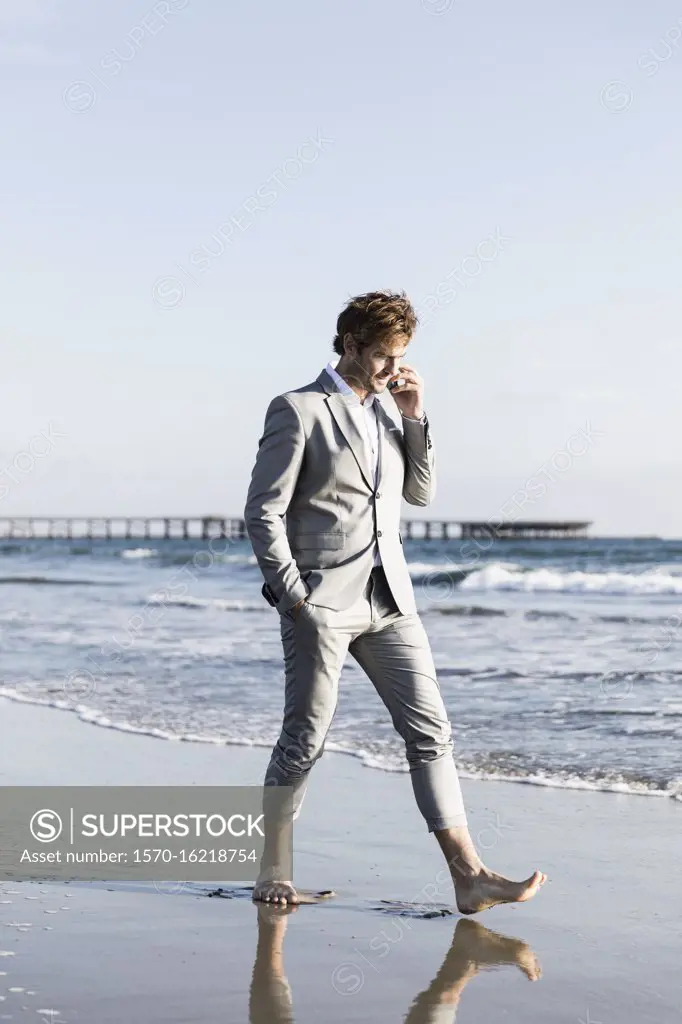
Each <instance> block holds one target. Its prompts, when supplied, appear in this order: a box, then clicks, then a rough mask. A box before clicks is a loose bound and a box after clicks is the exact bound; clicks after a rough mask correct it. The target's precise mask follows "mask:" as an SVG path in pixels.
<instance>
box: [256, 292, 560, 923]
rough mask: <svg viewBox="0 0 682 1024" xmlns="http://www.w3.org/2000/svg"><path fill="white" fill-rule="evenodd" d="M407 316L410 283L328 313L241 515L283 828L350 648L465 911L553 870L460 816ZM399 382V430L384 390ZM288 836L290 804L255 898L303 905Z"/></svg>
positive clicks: (430, 462)
mask: <svg viewBox="0 0 682 1024" xmlns="http://www.w3.org/2000/svg"><path fill="white" fill-rule="evenodd" d="M416 326H417V317H416V315H415V312H414V310H413V308H412V306H411V304H410V302H409V300H408V298H407V296H406V295H405V294H404V293H400V294H394V293H391V292H370V293H368V294H366V295H358V296H356V297H355V298H353V299H351V300H350V301H349V303H348V304H347V306H346V307H345V309H344V310H343V311H342V312H341V314H340V315H339V318H338V321H337V333H336V337H335V338H334V342H333V348H334V351H335V352H336V353H337V355H339V356H340V359H339V361H338V362H337V364H336V366H335V367H334V366H332V365H331V364H328V365H327V366H326V368H325V369H324V370H323V371H322V372H321V373H320V375H319V376H318V377H317V379H316V380H314V381H313V382H312V383H311V384H307V385H306V386H305V387H302V388H298V389H297V390H295V391H288V392H286V393H284V394H282V395H278V396H277V397H276V398H274V399H273V400H272V401H271V402H270V405H269V406H268V409H267V412H266V415H265V426H264V430H263V435H262V437H261V438H260V441H259V445H258V454H257V457H256V464H255V466H254V469H253V473H252V477H251V483H250V486H249V492H248V497H247V501H246V507H245V509H244V518H245V523H246V530H247V533H248V535H249V538H250V540H251V543H252V545H253V550H254V553H255V555H256V559H257V561H258V565H259V566H260V569H261V572H262V573H263V576H264V577H265V584H264V586H263V595H264V596H265V597H266V598H267V600H268V601H269V602H270V603H271V604H273V605H274V606H275V607H276V608H277V611H278V612H279V614H280V631H281V638H282V645H283V648H284V662H285V677H286V679H285V709H284V722H283V726H282V731H281V734H280V737H279V739H278V741H277V743H276V744H275V747H274V749H273V751H272V757H271V759H270V764H269V766H268V770H267V773H266V785H268V786H273V785H274V786H287V787H291V789H290V790H287V792H290V793H291V794H292V804H291V814H290V820H289V822H288V827H289V828H290V826H291V820H292V819H295V818H296V817H297V815H298V814H299V812H300V810H301V804H302V802H303V797H304V795H305V789H306V784H307V778H308V774H309V772H310V769H311V768H312V766H313V764H314V762H315V761H316V760H317V759H318V758H319V757H320V756H321V755H322V752H323V749H324V741H325V737H326V735H327V731H328V729H329V726H330V725H331V721H332V718H333V715H334V711H335V709H336V703H337V695H338V680H339V675H340V672H341V668H342V666H343V662H344V659H345V657H346V654H347V653H348V652H350V653H351V654H352V656H353V657H354V658H355V659H356V661H357V662H358V664H359V665H360V666H361V667H362V668H363V669H364V671H365V672H366V673H367V675H368V676H369V678H370V680H371V681H372V683H373V684H374V686H375V687H376V690H377V692H378V694H379V696H380V697H381V699H382V700H383V702H384V704H385V705H386V707H387V709H388V712H389V714H390V715H391V719H392V721H393V724H394V726H395V728H396V730H397V731H398V733H399V734H400V735H401V736H402V738H403V740H404V741H405V752H406V757H407V761H408V764H409V768H410V778H411V781H412V786H413V790H414V795H415V799H416V802H417V806H418V808H419V811H420V812H421V814H422V815H423V817H424V819H425V821H426V824H427V827H428V831H429V832H434V833H435V836H436V839H437V841H438V843H439V844H440V847H441V849H442V851H443V853H444V855H445V857H446V859H447V861H448V864H449V867H450V872H451V875H452V879H453V883H454V888H455V897H456V901H457V906H458V908H459V910H460V911H461V912H462V913H468V914H473V913H476V912H477V911H479V910H484V909H486V908H487V907H490V906H493V905H494V904H496V903H506V902H521V901H523V900H527V899H529V898H530V897H531V896H534V895H535V893H536V892H537V890H538V888H539V887H540V886H541V885H542V884H543V882H544V881H545V878H546V876H545V875H544V874H543V873H542V872H540V871H535V872H534V873H533V874H532V875H531V876H530V877H529V878H527V879H525V881H523V882H513V881H511V880H510V879H507V878H504V877H502V876H500V875H497V874H495V873H494V872H491V871H489V870H488V869H487V868H486V867H485V866H484V865H483V863H482V861H481V860H480V858H479V856H478V854H477V853H476V850H475V848H474V845H473V842H472V840H471V837H470V835H469V831H468V828H467V818H466V813H465V810H464V804H463V801H462V794H461V790H460V785H459V779H458V775H457V769H456V767H455V763H454V760H453V752H452V739H451V726H450V722H449V721H448V717H447V713H446V710H445V706H444V704H443V700H442V697H441V693H440V688H439V686H438V682H437V679H436V671H435V668H434V664H433V658H432V655H431V649H430V645H429V641H428V638H427V636H426V632H425V630H424V627H423V625H422V622H421V620H420V618H419V615H418V614H417V608H416V604H415V599H414V593H413V590H412V582H411V579H410V575H409V571H408V568H407V565H406V562H405V557H404V554H403V547H402V538H401V536H400V533H399V525H400V513H401V500H402V499H403V498H404V499H405V500H406V501H407V502H409V503H410V504H411V505H420V506H424V505H428V504H429V502H430V501H431V500H432V499H433V496H434V494H435V489H436V470H435V454H434V447H433V440H432V438H431V430H430V426H429V422H428V419H427V417H426V414H425V412H424V405H423V395H424V383H423V381H422V378H421V377H420V376H419V374H418V373H417V372H416V370H415V369H414V367H412V366H411V365H410V364H408V363H406V362H405V361H404V356H405V352H406V349H407V345H408V343H409V342H410V340H411V338H412V335H413V334H414V331H415V329H416ZM392 383H395V386H394V387H392V389H391V394H392V396H393V398H394V400H395V404H396V406H397V408H398V411H399V413H400V420H401V425H400V426H398V425H397V424H396V422H395V421H394V420H393V418H392V417H391V416H390V415H389V413H388V412H387V410H386V408H385V406H384V403H383V401H382V399H383V398H384V397H385V394H386V390H387V388H388V387H389V384H392ZM282 792H284V791H282ZM289 838H290V831H289V832H287V823H285V819H284V816H283V812H282V817H281V818H280V819H279V820H278V822H277V825H276V826H273V825H270V827H268V818H267V816H266V840H265V853H264V857H263V862H262V863H261V869H260V874H259V878H258V881H257V884H256V886H255V888H254V893H253V897H254V899H256V900H264V901H266V902H280V903H296V902H298V901H299V896H298V894H297V892H296V890H295V888H294V886H293V884H292V881H291V880H290V879H285V878H282V877H279V875H281V869H278V866H277V865H278V863H281V861H282V860H283V857H284V854H283V851H284V850H285V849H286V843H287V841H288V839H289Z"/></svg>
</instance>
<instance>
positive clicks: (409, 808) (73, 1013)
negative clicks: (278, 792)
mask: <svg viewBox="0 0 682 1024" xmlns="http://www.w3.org/2000/svg"><path fill="white" fill-rule="evenodd" d="M0 722H1V725H0V745H1V748H2V757H1V759H0V782H1V783H2V785H4V786H7V785H40V784H46V783H47V782H48V781H49V784H51V785H83V784H85V783H86V781H87V784H88V785H143V784H146V785H172V784H178V785H180V784H181V785H257V784H259V783H260V781H261V779H262V775H263V772H264V770H265V766H266V764H267V760H268V757H269V751H268V750H267V749H266V748H263V747H249V746H241V747H240V746H219V745H216V744H201V743H186V742H178V741H176V742H174V741H170V742H169V741H164V740H161V739H157V738H154V737H149V736H144V735H132V734H129V733H126V732H122V731H120V730H115V729H104V728H101V727H96V726H93V725H91V724H88V723H86V722H83V721H81V720H80V719H79V718H78V717H77V716H76V715H74V714H70V713H69V712H67V711H62V710H58V709H55V708H50V707H41V706H37V705H33V706H32V705H28V704H20V703H15V702H11V701H8V700H4V699H2V700H0ZM462 786H463V791H464V796H465V801H466V804H467V809H468V813H469V819H470V830H471V834H472V836H473V837H474V840H475V841H476V843H477V845H478V846H479V850H480V852H481V854H482V856H483V858H484V860H485V861H486V863H487V864H488V866H489V867H491V868H492V869H494V870H496V871H499V872H501V873H503V874H507V875H509V876H511V877H518V878H521V877H526V876H527V875H528V874H529V873H530V871H531V870H533V869H534V868H535V867H539V868H540V869H541V870H543V871H546V872H547V874H548V876H549V877H548V881H547V882H546V883H545V885H544V887H543V888H542V890H541V891H540V892H539V893H538V895H537V896H536V897H535V898H534V899H533V900H532V901H530V902H529V903H527V904H525V905H516V906H502V907H494V908H492V909H490V910H488V911H485V912H484V913H482V914H480V915H476V917H475V918H463V917H462V916H461V915H459V914H458V913H457V911H456V909H455V908H454V904H453V899H452V889H451V886H450V885H449V884H446V883H445V881H444V880H443V879H444V873H443V867H444V861H442V857H441V854H440V852H439V851H438V849H437V846H436V843H435V842H434V840H433V837H431V836H429V835H428V834H427V832H426V830H425V827H424V824H423V821H422V820H421V818H420V817H419V815H418V813H417V810H416V808H415V807H414V803H413V796H412V791H411V787H410V784H409V779H408V777H407V776H406V775H405V774H403V773H389V772H377V771H373V770H371V769H368V768H367V767H365V766H363V765H362V764H361V763H360V762H359V761H358V760H357V759H356V758H353V757H349V756H347V755H344V754H342V753H339V752H334V751H332V752H329V753H325V755H324V757H323V758H322V759H321V760H320V762H319V763H318V764H317V765H316V767H315V769H314V772H313V774H312V776H311V781H310V785H309V789H308V794H307V796H306V802H305V806H304V809H303V812H302V815H301V818H300V819H299V821H298V822H297V825H296V831H295V855H294V864H295V876H294V880H295V882H296V884H297V885H298V886H300V887H301V888H302V889H303V890H305V891H307V892H311V893H315V892H318V891H322V890H330V889H331V890H333V891H334V893H335V895H334V896H333V897H331V898H322V899H320V900H319V901H318V902H315V903H313V904H312V905H302V906H299V907H298V908H297V909H296V910H295V911H293V912H292V913H289V914H286V915H284V918H282V917H281V916H280V915H279V914H278V913H277V912H276V911H272V910H270V911H266V910H264V909H263V908H261V909H260V910H259V908H258V907H257V906H256V905H255V904H253V902H252V901H251V899H250V888H249V886H246V885H244V884H239V885H234V886H224V887H221V888H222V889H223V891H222V893H221V894H219V895H213V896H210V895H209V894H210V893H211V892H214V893H215V892H216V891H217V889H218V888H219V887H217V886H216V885H215V884H213V883H206V884H204V883H198V882H197V883H189V884H187V885H185V886H174V885H172V884H169V883H165V884H164V883H159V884H157V885H156V886H155V885H154V884H153V883H130V884H125V883H106V882H102V883H86V882H70V883H60V884H58V883H45V882H12V881H4V882H3V883H2V884H1V885H0V920H1V921H2V924H1V925H0V936H1V939H0V952H2V953H3V956H1V957H0V971H2V972H4V973H3V974H0V995H1V996H2V997H3V998H2V1001H1V1002H0V1019H6V1020H9V1019H12V1020H19V1019H29V1020H30V1019H34V1020H40V1019H43V1020H59V1021H67V1022H68V1021H70V1022H75V1021H86V1020H87V1021H88V1022H93V1021H97V1022H99V1021H102V1022H109V1021H119V1020H126V1021H130V1022H138V1021H139V1022H142V1021H148V1022H150V1021H151V1022H155V1021H159V1022H161V1021H164V1022H167V1021H190V1020H191V1021H235V1022H237V1021H258V1022H259V1024H264V1022H265V1021H275V1022H276V1021H279V1020H282V1021H284V1020H295V1021H297V1022H304V1021H313V1020H315V1021H317V1020H319V1019H320V1017H323V1018H324V1019H325V1020H327V1021H329V1022H336V1021H339V1022H340V1021H387V1022H388V1021H402V1020H405V1019H407V1020H410V1021H422V1022H433V1021H439V1022H442V1021H446V1020H447V1021H451V1020H454V1019H456V1020H457V1022H458V1024H461V1022H462V1021H467V1020H477V1021H481V1020H497V1019H499V1018H504V1017H505V1016H506V1017H507V1018H508V1019H511V1020H519V1019H523V1020H529V1021H534V1020H537V1021H538V1022H539V1021H546V1020H552V1021H566V1022H569V1021H572V1022H576V1021H580V1020H582V1021H585V1022H587V1021H592V1024H596V1022H599V1021H602V1022H607V1021H612V1020H616V1019H617V1020H618V1021H619V1022H623V1021H626V1022H627V1021H632V1022H635V1021H636V1022H638V1024H639V1022H649V1021H651V1022H654V1021H656V1022H668V1021H670V1022H672V1021H675V1020H678V1019H679V991H680V986H679V978H678V976H677V961H678V957H679V952H680V939H681V938H682V930H681V928H680V912H681V911H682V896H681V894H680V887H679V868H678V865H679V854H680V812H681V811H682V808H681V807H680V804H679V802H678V801H674V800H669V799H665V798H658V799H657V798H651V797H644V796H634V795H628V794H614V793H605V792H593V791H573V790H564V789H556V788H549V787H540V786H533V785H525V784H521V783H513V782H497V781H491V780H474V779H464V780H463V782H462ZM500 936H502V937H504V938H501V937H500ZM7 954H10V955H7ZM257 954H258V955H257ZM524 971H525V973H524ZM528 973H530V974H531V975H532V976H533V977H534V978H535V980H532V981H531V980H530V979H529V977H528V976H527V975H528ZM45 1011H51V1012H49V1013H47V1012H45Z"/></svg>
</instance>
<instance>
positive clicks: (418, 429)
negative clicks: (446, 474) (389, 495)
mask: <svg viewBox="0 0 682 1024" xmlns="http://www.w3.org/2000/svg"><path fill="white" fill-rule="evenodd" d="M401 417H402V421H403V439H404V441H405V479H404V481H403V498H404V499H405V501H407V502H408V503H409V504H410V505H428V504H429V502H431V501H433V499H434V497H435V494H436V456H435V451H434V447H433V441H432V440H431V433H430V428H429V421H428V419H427V418H426V413H424V415H423V416H422V417H421V418H420V419H413V418H412V417H410V416H406V415H405V414H404V413H402V412H401Z"/></svg>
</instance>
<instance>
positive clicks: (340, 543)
mask: <svg viewBox="0 0 682 1024" xmlns="http://www.w3.org/2000/svg"><path fill="white" fill-rule="evenodd" d="M345 543H346V534H345V533H297V534H296V536H295V537H294V544H295V546H296V547H297V548H299V549H300V550H301V551H334V550H338V549H339V548H342V547H344V546H345Z"/></svg>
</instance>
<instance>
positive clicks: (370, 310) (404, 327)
mask: <svg viewBox="0 0 682 1024" xmlns="http://www.w3.org/2000/svg"><path fill="white" fill-rule="evenodd" d="M418 322H419V321H418V319H417V314H416V313H415V311H414V309H413V307H412V303H411V302H410V300H409V299H408V297H407V295H406V294H405V292H389V291H383V292H367V294H366V295H356V296H355V298H352V299H350V301H349V302H348V304H347V305H346V306H345V308H344V309H343V310H342V311H341V313H339V318H338V320H337V321H336V336H335V337H334V341H333V346H334V351H335V352H337V353H338V355H340V356H342V355H343V353H344V347H343V339H344V337H345V335H346V334H352V335H353V339H354V340H355V341H356V342H357V345H358V348H359V349H363V348H365V347H366V346H367V345H370V344H371V343H372V342H373V341H379V340H380V339H390V338H392V337H395V336H399V335H402V336H403V337H404V339H405V341H406V342H407V341H409V340H410V338H411V337H412V335H413V334H414V332H415V330H416V329H417V324H418ZM396 340H397V337H396Z"/></svg>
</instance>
